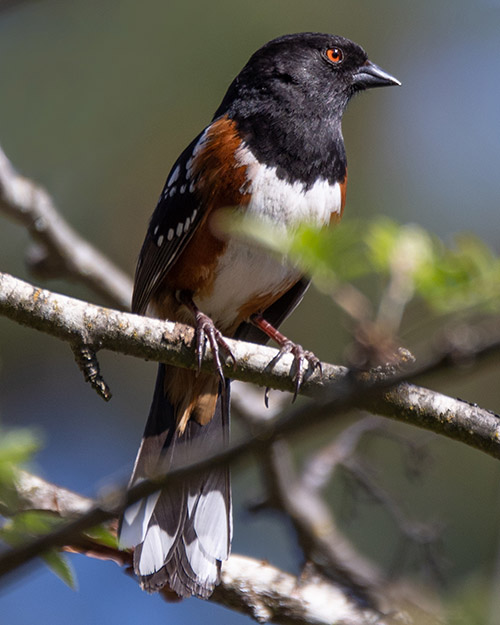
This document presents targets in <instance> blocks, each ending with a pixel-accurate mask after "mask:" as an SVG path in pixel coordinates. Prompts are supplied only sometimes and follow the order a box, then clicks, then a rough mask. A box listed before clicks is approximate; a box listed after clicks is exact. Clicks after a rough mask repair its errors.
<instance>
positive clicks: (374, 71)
mask: <svg viewBox="0 0 500 625" xmlns="http://www.w3.org/2000/svg"><path fill="white" fill-rule="evenodd" d="M400 84H401V83H400V82H399V80H398V79H397V78H394V76H391V75H390V74H388V73H387V72H384V70H383V69H382V68H381V67H379V66H378V65H375V63H372V62H371V61H366V63H365V64H364V65H362V66H361V67H360V68H359V69H358V71H357V72H356V73H355V74H354V76H353V85H354V87H355V89H359V90H361V89H372V88H373V87H390V86H391V85H400Z"/></svg>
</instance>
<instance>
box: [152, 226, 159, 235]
mask: <svg viewBox="0 0 500 625" xmlns="http://www.w3.org/2000/svg"><path fill="white" fill-rule="evenodd" d="M159 229H160V226H156V228H155V229H154V230H153V236H156V235H157V234H158V230H159Z"/></svg>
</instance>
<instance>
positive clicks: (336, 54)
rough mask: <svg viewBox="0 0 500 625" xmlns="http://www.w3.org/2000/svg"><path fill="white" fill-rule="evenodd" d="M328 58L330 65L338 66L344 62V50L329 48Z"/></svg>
mask: <svg viewBox="0 0 500 625" xmlns="http://www.w3.org/2000/svg"><path fill="white" fill-rule="evenodd" d="M326 58H327V59H328V60H329V61H330V63H333V64H334V65H338V64H339V63H342V61H343V60H344V52H343V50H342V48H328V50H327V51H326Z"/></svg>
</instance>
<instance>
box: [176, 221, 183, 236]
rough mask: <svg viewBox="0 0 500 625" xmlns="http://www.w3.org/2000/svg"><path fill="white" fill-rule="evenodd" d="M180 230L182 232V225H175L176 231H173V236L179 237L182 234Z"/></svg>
mask: <svg viewBox="0 0 500 625" xmlns="http://www.w3.org/2000/svg"><path fill="white" fill-rule="evenodd" d="M182 230H183V225H182V224H181V223H178V224H177V230H176V231H175V234H176V235H177V236H178V237H180V236H181V234H182Z"/></svg>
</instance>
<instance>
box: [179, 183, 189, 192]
mask: <svg viewBox="0 0 500 625" xmlns="http://www.w3.org/2000/svg"><path fill="white" fill-rule="evenodd" d="M186 187H187V185H186V184H183V185H182V186H181V188H180V189H179V193H184V192H185V191H186Z"/></svg>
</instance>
